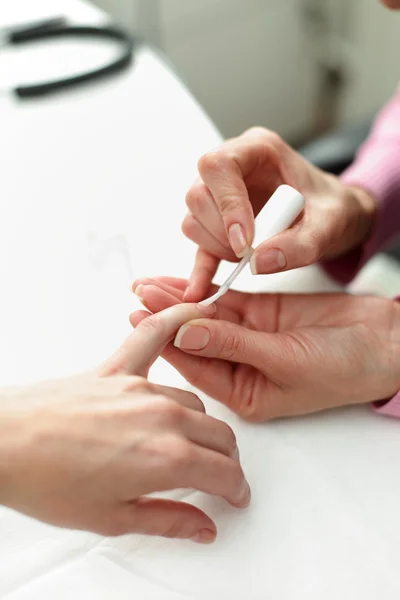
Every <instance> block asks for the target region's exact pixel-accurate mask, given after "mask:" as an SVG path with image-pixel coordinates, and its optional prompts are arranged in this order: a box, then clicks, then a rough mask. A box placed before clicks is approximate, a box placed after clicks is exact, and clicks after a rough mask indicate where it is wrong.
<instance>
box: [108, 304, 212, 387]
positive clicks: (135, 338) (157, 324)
mask: <svg viewBox="0 0 400 600" xmlns="http://www.w3.org/2000/svg"><path fill="white" fill-rule="evenodd" d="M215 311H216V307H215V305H211V306H200V305H198V304H177V305H175V306H171V307H170V308H167V309H166V310H163V311H162V312H159V313H157V314H156V315H152V316H151V317H148V318H147V319H144V320H143V321H142V322H141V323H140V324H139V325H138V327H137V328H136V329H135V331H133V333H131V335H130V336H129V337H128V338H127V339H126V340H125V342H124V343H123V344H122V346H121V347H120V348H119V349H118V350H117V352H115V354H113V355H112V356H111V357H110V358H109V359H108V360H107V361H106V362H105V364H104V365H103V366H102V368H101V369H100V374H101V375H103V376H109V375H114V374H116V373H126V374H127V375H140V376H142V377H147V373H148V371H149V369H150V367H151V365H152V364H153V363H154V361H155V360H156V359H157V358H158V356H159V355H160V354H161V353H162V351H163V350H164V348H165V346H166V345H167V344H168V343H169V342H170V341H171V340H172V339H173V338H174V336H175V334H176V332H177V331H178V329H179V328H180V327H181V326H182V325H184V324H185V323H186V322H187V321H191V320H192V319H198V318H201V317H208V318H212V317H213V316H214V314H215Z"/></svg>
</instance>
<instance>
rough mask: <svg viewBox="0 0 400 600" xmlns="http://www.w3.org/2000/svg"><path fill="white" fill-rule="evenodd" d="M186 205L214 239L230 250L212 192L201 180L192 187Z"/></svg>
mask: <svg viewBox="0 0 400 600" xmlns="http://www.w3.org/2000/svg"><path fill="white" fill-rule="evenodd" d="M186 204H187V207H188V209H189V211H190V212H191V213H192V215H193V216H194V217H195V218H196V219H197V221H199V223H201V224H202V225H203V227H204V228H205V229H206V231H208V232H209V233H210V234H211V235H212V236H213V237H214V238H216V239H217V240H218V241H219V242H220V243H221V244H222V245H223V246H225V247H226V248H227V249H228V250H230V249H231V248H230V244H229V240H228V237H227V235H226V231H225V227H224V223H223V221H222V218H221V215H220V213H219V210H218V208H217V205H216V204H215V201H214V198H213V197H212V194H211V192H210V190H209V189H208V188H207V186H206V185H205V184H204V182H203V181H202V180H201V179H200V177H199V178H198V179H197V181H196V182H195V183H194V184H193V185H192V187H191V188H190V190H189V191H188V193H187V195H186Z"/></svg>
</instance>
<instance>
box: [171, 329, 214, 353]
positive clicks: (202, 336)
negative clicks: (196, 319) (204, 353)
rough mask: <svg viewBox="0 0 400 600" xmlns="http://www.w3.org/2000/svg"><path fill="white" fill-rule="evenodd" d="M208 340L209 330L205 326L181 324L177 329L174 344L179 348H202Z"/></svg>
mask: <svg viewBox="0 0 400 600" xmlns="http://www.w3.org/2000/svg"><path fill="white" fill-rule="evenodd" d="M209 341H210V332H209V331H208V329H206V328H205V327H197V326H195V325H183V326H182V327H181V328H180V330H179V331H178V333H177V335H176V338H175V342H174V346H176V348H180V349H181V350H203V348H205V347H206V346H207V344H208V342H209Z"/></svg>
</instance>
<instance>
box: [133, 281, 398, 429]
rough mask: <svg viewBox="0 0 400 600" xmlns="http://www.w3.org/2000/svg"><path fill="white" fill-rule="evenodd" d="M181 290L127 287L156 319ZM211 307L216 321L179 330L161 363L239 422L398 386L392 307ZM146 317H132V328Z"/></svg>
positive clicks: (348, 303)
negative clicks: (229, 409)
mask: <svg viewBox="0 0 400 600" xmlns="http://www.w3.org/2000/svg"><path fill="white" fill-rule="evenodd" d="M187 285H188V282H187V281H186V280H179V279H174V278H157V279H142V280H138V281H137V282H135V285H134V288H135V290H136V293H137V294H138V295H139V297H140V298H141V300H142V302H143V303H144V304H145V306H146V307H147V308H148V309H149V310H150V311H151V312H152V313H155V312H157V311H160V310H164V309H165V308H166V307H168V306H173V305H175V304H176V303H179V302H181V301H182V300H183V297H184V295H185V291H186V289H187ZM216 289H217V288H216V287H215V286H211V287H210V289H209V290H208V291H207V294H210V295H211V294H212V293H214V292H215V291H216ZM216 306H217V313H216V318H214V319H212V320H210V319H196V320H194V321H190V322H189V323H186V324H185V325H184V326H183V327H182V328H181V329H180V330H179V332H178V334H177V336H176V338H175V345H173V344H169V345H168V346H167V347H166V348H165V350H164V353H163V357H164V358H165V359H166V360H167V361H168V362H170V363H171V364H172V365H173V366H174V367H175V368H176V369H177V370H178V371H179V372H180V373H181V374H182V375H183V376H184V377H185V378H186V379H187V380H188V381H189V382H190V383H192V384H193V385H195V386H196V387H197V388H199V389H200V390H202V391H203V392H205V393H207V394H209V395H210V396H213V397H214V398H216V399H217V400H219V401H221V402H223V403H224V404H226V405H228V406H229V407H230V408H231V409H232V410H233V411H235V412H236V413H238V414H239V415H240V416H242V417H243V418H245V419H247V420H250V421H265V420H269V419H274V418H277V417H288V416H295V415H301V414H305V413H310V412H315V411H320V410H325V409H329V408H334V407H338V406H344V405H348V404H358V403H365V402H372V401H375V400H382V399H385V398H389V397H391V396H393V395H394V394H395V393H396V392H397V390H398V389H399V388H400V365H399V362H398V359H397V357H398V353H399V350H400V305H399V304H397V303H395V302H393V301H391V300H386V299H383V298H375V297H360V296H350V295H347V294H314V295H276V294H248V293H241V292H234V291H230V292H228V293H227V294H226V295H225V296H223V297H222V298H221V299H220V300H218V301H217V303H216ZM149 314H150V313H144V312H143V311H142V312H140V311H139V312H137V313H134V314H133V315H131V323H132V325H133V326H134V327H135V326H137V325H138V324H139V323H141V322H142V321H143V319H146V318H148V316H149ZM193 332H194V333H193ZM199 346H202V347H201V349H199Z"/></svg>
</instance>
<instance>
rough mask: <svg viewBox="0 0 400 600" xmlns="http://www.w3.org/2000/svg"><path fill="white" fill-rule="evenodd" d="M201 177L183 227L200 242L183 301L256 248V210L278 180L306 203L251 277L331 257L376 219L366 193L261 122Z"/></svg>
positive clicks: (261, 250)
mask: <svg viewBox="0 0 400 600" xmlns="http://www.w3.org/2000/svg"><path fill="white" fill-rule="evenodd" d="M198 167H199V178H198V180H197V181H196V182H195V183H194V185H193V186H192V187H191V188H190V190H189V191H188V194H187V197H186V202H187V206H188V209H189V213H188V214H187V216H186V218H185V220H184V221H183V224H182V229H183V232H184V233H185V235H186V236H187V237H189V238H190V239H191V240H193V241H194V242H195V243H196V244H197V245H198V247H199V249H198V253H197V257H196V262H195V265H194V269H193V273H192V275H191V278H190V281H189V282H188V285H187V289H186V290H185V292H186V295H185V300H186V301H188V302H197V301H199V300H202V299H203V298H205V296H206V290H207V288H208V286H209V284H210V282H211V281H212V278H213V276H214V275H215V272H216V269H217V267H218V264H219V261H220V260H221V259H225V260H228V261H236V260H238V258H240V257H241V256H243V255H244V254H245V253H246V251H247V249H248V248H249V247H250V246H251V245H252V241H253V236H254V226H255V225H254V215H257V214H258V213H259V212H260V210H261V209H262V207H263V206H264V204H265V203H266V202H267V201H268V199H269V198H270V196H271V195H272V194H273V192H274V191H275V190H276V188H277V187H278V186H279V185H281V184H284V183H285V184H288V185H291V186H292V187H294V188H296V189H297V190H298V191H299V192H301V193H302V194H303V195H304V196H305V198H306V207H305V210H304V212H303V214H302V215H301V217H300V218H299V219H298V220H297V222H296V223H295V224H294V225H293V226H292V227H291V228H290V229H288V230H287V231H285V232H283V233H280V234H279V235H276V236H275V237H273V238H271V239H270V240H268V241H266V242H264V243H262V244H261V245H260V246H258V248H257V249H256V252H254V254H253V257H252V262H251V267H252V271H253V273H254V274H261V273H276V272H278V271H286V270H289V269H294V268H297V267H303V266H306V265H310V264H312V263H315V262H317V261H318V260H319V259H331V258H334V257H337V256H339V255H341V254H344V253H346V252H347V251H349V250H350V249H352V248H355V247H356V246H358V245H359V244H361V243H362V242H363V241H364V240H365V239H366V238H367V236H368V234H369V232H370V230H371V228H372V225H373V221H374V217H375V200H374V199H373V198H372V197H371V196H369V195H368V194H367V192H366V191H364V190H362V189H359V188H355V187H349V186H347V185H345V184H344V183H342V182H341V181H340V179H338V178H337V177H334V176H333V175H329V174H328V173H325V172H323V171H321V170H320V169H317V168H316V167H314V166H313V165H311V164H310V163H309V162H307V161H306V160H305V159H304V158H303V157H302V156H301V155H300V154H298V153H297V152H296V151H295V150H293V148H291V147H290V146H289V145H287V144H286V143H285V142H284V141H283V140H282V139H281V138H280V137H279V136H278V135H277V134H275V133H273V132H272V131H268V130H267V129H263V128H261V127H258V128H253V129H250V130H249V131H246V132H245V133H244V134H243V135H241V136H239V137H237V138H235V139H232V140H229V141H227V142H225V143H224V144H222V146H221V147H220V148H218V149H216V150H214V151H212V152H209V153H207V154H205V155H204V156H203V157H202V158H201V159H200V161H199V165H198Z"/></svg>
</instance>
